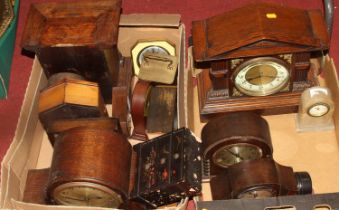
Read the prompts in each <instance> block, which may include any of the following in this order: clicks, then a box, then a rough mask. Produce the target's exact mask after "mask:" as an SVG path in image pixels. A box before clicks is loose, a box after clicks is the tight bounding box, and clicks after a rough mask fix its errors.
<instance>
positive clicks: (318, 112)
mask: <svg viewBox="0 0 339 210" xmlns="http://www.w3.org/2000/svg"><path fill="white" fill-rule="evenodd" d="M329 109H330V108H329V106H328V105H327V104H323V103H319V104H314V105H313V106H311V107H310V108H309V109H308V114H309V115H310V116H312V117H321V116H324V115H325V114H327V113H328V111H329Z"/></svg>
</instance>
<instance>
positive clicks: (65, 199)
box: [54, 182, 123, 208]
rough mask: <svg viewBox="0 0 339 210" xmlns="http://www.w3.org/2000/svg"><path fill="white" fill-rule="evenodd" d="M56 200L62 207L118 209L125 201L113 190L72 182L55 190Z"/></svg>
mask: <svg viewBox="0 0 339 210" xmlns="http://www.w3.org/2000/svg"><path fill="white" fill-rule="evenodd" d="M54 200H55V202H57V203H58V204H61V205H72V206H98V207H110V208H118V207H119V206H120V205H121V204H122V202H123V200H122V198H121V196H120V195H119V194H117V193H116V192H114V191H112V190H111V189H109V188H107V187H105V186H102V185H98V184H93V183H87V182H72V183H66V184H63V185H60V186H59V187H57V188H56V189H55V190H54Z"/></svg>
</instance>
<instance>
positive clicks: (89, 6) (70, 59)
mask: <svg viewBox="0 0 339 210" xmlns="http://www.w3.org/2000/svg"><path fill="white" fill-rule="evenodd" d="M120 10H121V1H120V0H113V1H109V0H98V1H89V0H85V1H78V2H63V3H39V4H32V5H31V8H30V10H29V14H28V17H27V20H26V25H25V28H24V32H23V36H22V40H21V46H22V47H23V48H24V49H26V50H29V51H32V52H35V53H36V55H37V57H38V59H39V61H40V63H41V65H42V67H43V69H44V72H45V74H46V76H47V77H48V78H49V77H50V76H51V75H53V74H55V73H58V72H60V71H67V72H73V73H78V74H81V75H82V76H84V77H85V79H87V80H90V81H94V82H98V83H99V86H100V88H101V91H102V94H103V97H104V99H105V102H106V103H111V102H112V101H111V97H112V86H116V84H117V78H118V75H119V70H118V69H119V54H118V49H117V38H118V24H119V19H120Z"/></svg>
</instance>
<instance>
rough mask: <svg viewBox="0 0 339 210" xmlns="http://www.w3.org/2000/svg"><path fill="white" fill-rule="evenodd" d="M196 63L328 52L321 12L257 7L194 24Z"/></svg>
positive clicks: (264, 5)
mask: <svg viewBox="0 0 339 210" xmlns="http://www.w3.org/2000/svg"><path fill="white" fill-rule="evenodd" d="M192 35H193V45H194V47H193V53H194V58H195V60H196V61H198V62H199V61H209V60H220V59H230V58H239V57H248V56H263V55H269V54H281V53H291V52H305V51H317V50H325V49H328V45H329V38H328V35H327V31H326V25H325V22H324V19H323V16H322V14H321V12H320V11H318V10H316V11H315V10H314V11H306V10H302V9H296V8H290V7H285V6H280V5H274V4H267V3H257V4H250V5H247V6H245V7H242V8H239V9H236V10H233V11H230V12H226V13H223V14H221V15H217V16H214V17H211V18H208V19H206V20H202V21H194V22H193V26H192Z"/></svg>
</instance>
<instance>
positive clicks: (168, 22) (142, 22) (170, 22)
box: [119, 14, 181, 28]
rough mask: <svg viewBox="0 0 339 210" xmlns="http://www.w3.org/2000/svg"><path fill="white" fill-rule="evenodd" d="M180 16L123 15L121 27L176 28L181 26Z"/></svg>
mask: <svg viewBox="0 0 339 210" xmlns="http://www.w3.org/2000/svg"><path fill="white" fill-rule="evenodd" d="M180 18H181V16H180V15H178V14H130V15H121V17H120V23H119V25H120V26H142V27H145V26H146V27H147V26H148V27H170V28H172V27H175V28H178V27H179V25H180Z"/></svg>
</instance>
